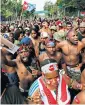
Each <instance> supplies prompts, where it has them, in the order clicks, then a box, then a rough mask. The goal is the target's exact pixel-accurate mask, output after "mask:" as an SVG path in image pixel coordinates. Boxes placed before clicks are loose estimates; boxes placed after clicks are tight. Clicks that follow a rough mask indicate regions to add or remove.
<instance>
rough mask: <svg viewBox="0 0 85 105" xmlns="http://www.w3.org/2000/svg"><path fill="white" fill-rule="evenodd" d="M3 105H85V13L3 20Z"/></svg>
mask: <svg viewBox="0 0 85 105" xmlns="http://www.w3.org/2000/svg"><path fill="white" fill-rule="evenodd" d="M1 37H3V38H5V39H6V40H8V41H10V42H12V43H13V44H15V45H17V46H18V47H19V49H18V50H17V51H16V52H15V53H14V54H12V53H10V52H9V51H7V49H6V48H7V46H6V45H4V43H5V42H3V41H2V40H1V46H2V48H1V49H0V50H1V103H2V104H45V105H49V104H59V105H66V104H85V17H83V18H79V17H77V18H70V17H65V18H63V19H61V20H60V19H53V20H51V19H50V20H48V19H42V18H39V19H35V20H32V21H29V20H18V21H15V22H13V23H9V24H1Z"/></svg>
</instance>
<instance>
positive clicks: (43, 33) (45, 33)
mask: <svg viewBox="0 0 85 105" xmlns="http://www.w3.org/2000/svg"><path fill="white" fill-rule="evenodd" d="M40 37H41V38H49V37H50V36H49V35H48V33H47V32H42V33H41V35H40Z"/></svg>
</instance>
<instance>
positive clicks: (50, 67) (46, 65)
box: [41, 59, 58, 73]
mask: <svg viewBox="0 0 85 105" xmlns="http://www.w3.org/2000/svg"><path fill="white" fill-rule="evenodd" d="M56 70H58V64H57V62H56V60H54V59H46V60H44V61H43V62H41V71H42V72H43V73H51V72H53V71H56Z"/></svg>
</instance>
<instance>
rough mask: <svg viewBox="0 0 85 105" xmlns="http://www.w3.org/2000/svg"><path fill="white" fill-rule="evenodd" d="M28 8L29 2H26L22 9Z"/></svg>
mask: <svg viewBox="0 0 85 105" xmlns="http://www.w3.org/2000/svg"><path fill="white" fill-rule="evenodd" d="M27 8H28V2H26V1H24V3H23V5H22V9H23V10H27Z"/></svg>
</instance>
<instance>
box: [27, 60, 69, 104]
mask: <svg viewBox="0 0 85 105" xmlns="http://www.w3.org/2000/svg"><path fill="white" fill-rule="evenodd" d="M41 70H42V76H41V77H39V78H38V79H37V80H36V81H35V82H34V83H33V84H32V86H31V87H30V89H29V92H28V95H29V97H30V98H31V99H32V102H33V103H32V104H44V105H50V104H58V105H61V104H65V105H66V104H69V102H70V94H69V91H68V86H67V85H66V82H65V81H64V79H63V77H62V75H61V74H60V75H59V70H58V68H57V63H56V60H54V59H46V60H44V61H43V62H41ZM56 92H57V93H56Z"/></svg>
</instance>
